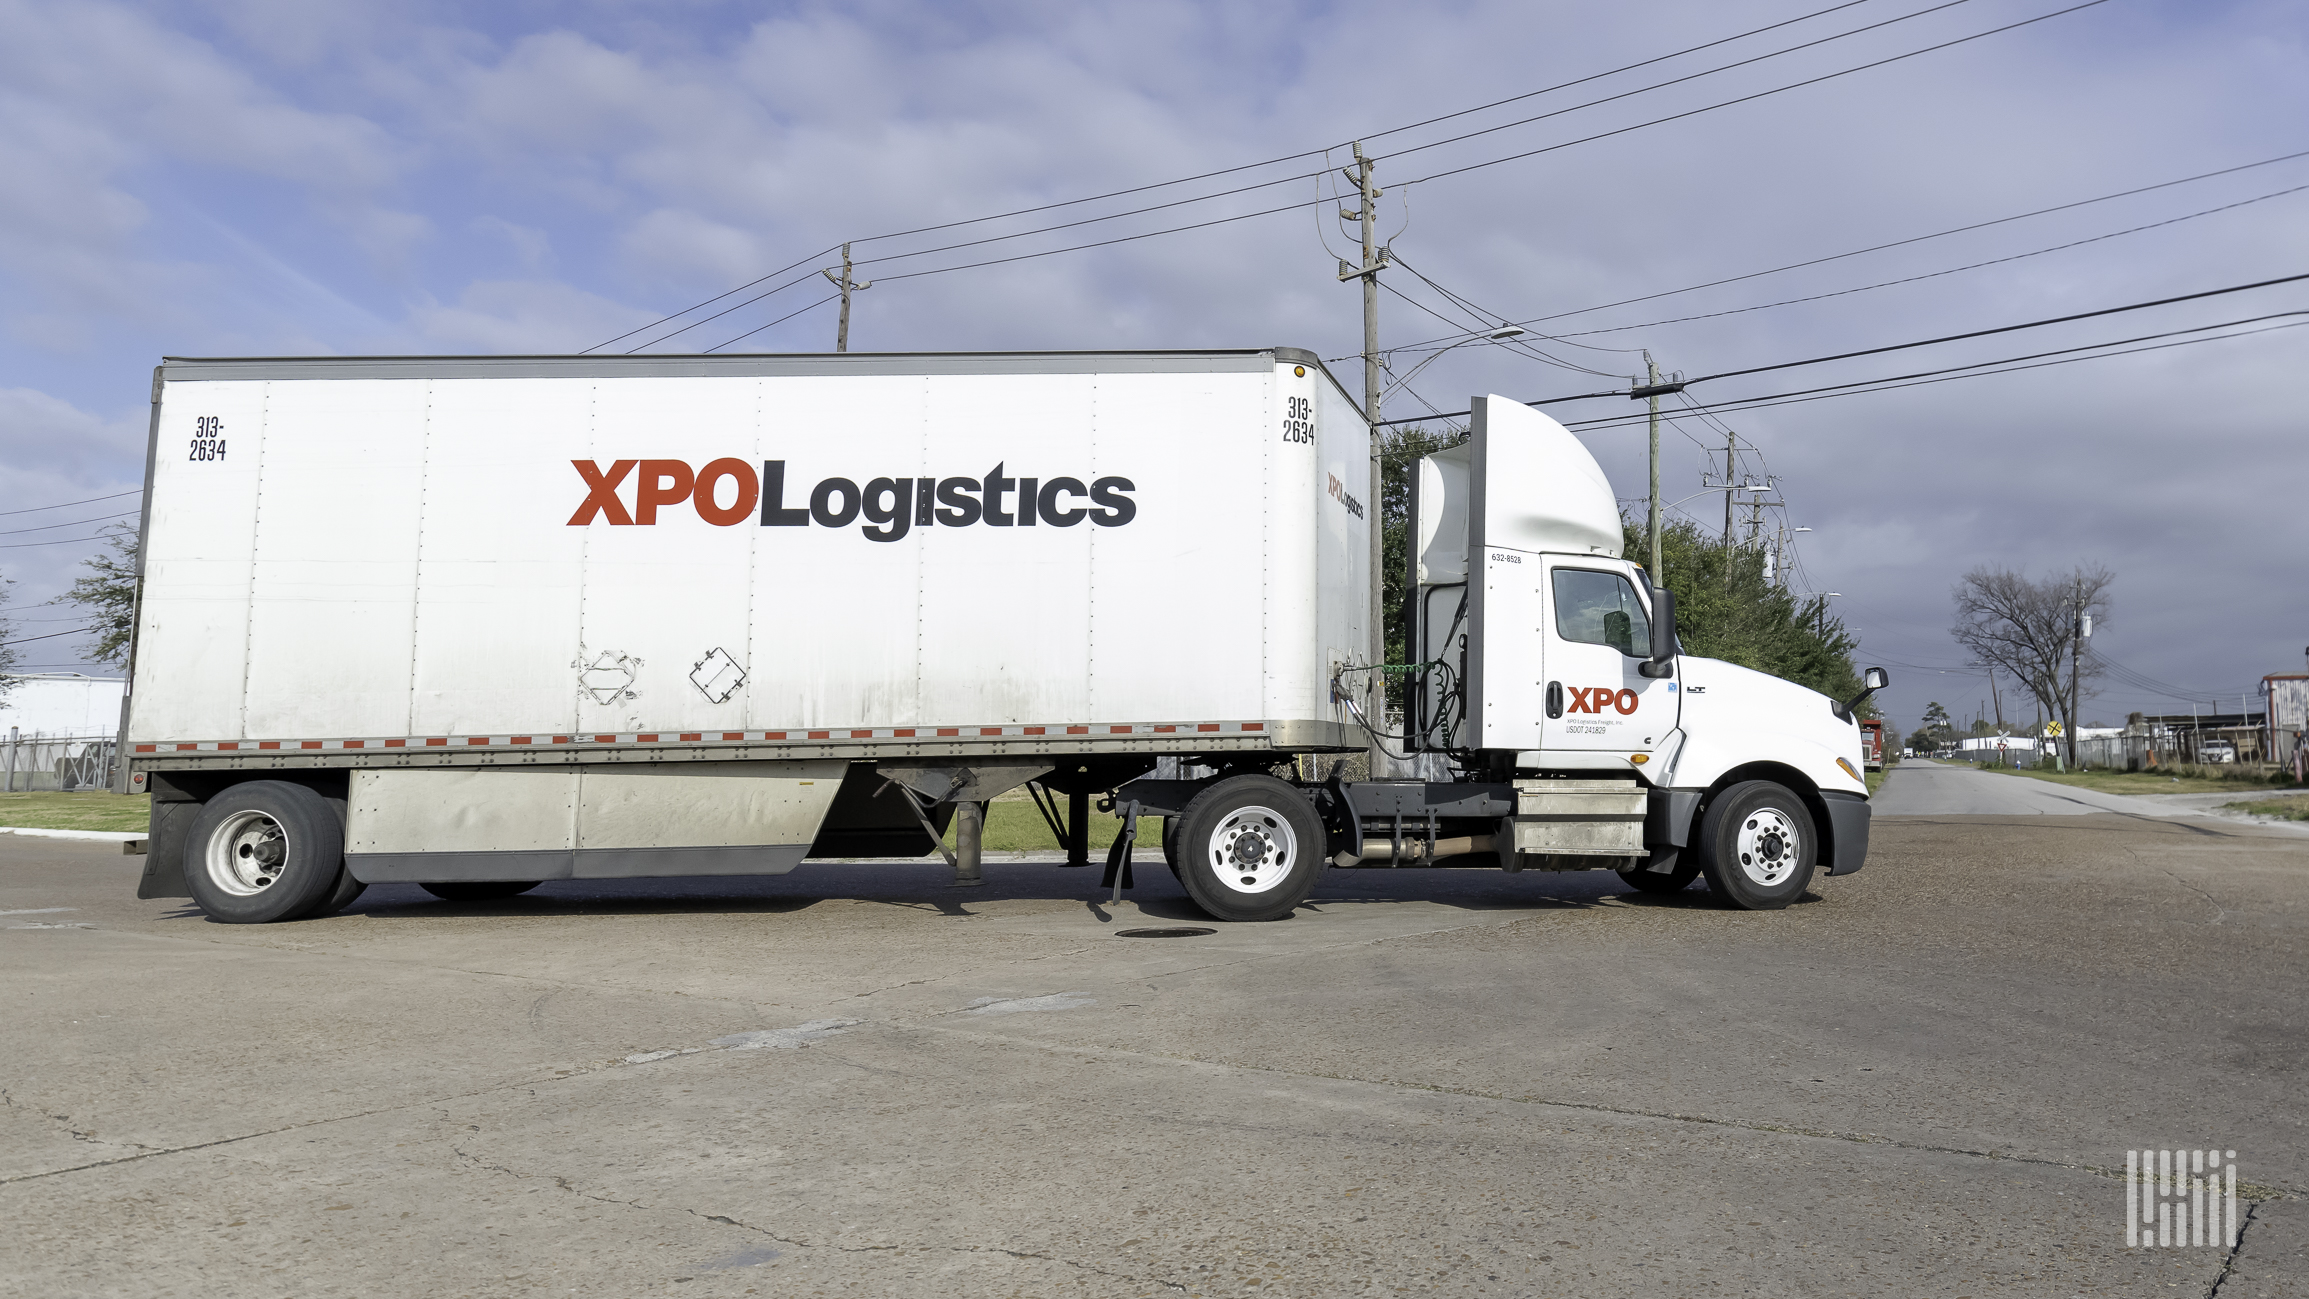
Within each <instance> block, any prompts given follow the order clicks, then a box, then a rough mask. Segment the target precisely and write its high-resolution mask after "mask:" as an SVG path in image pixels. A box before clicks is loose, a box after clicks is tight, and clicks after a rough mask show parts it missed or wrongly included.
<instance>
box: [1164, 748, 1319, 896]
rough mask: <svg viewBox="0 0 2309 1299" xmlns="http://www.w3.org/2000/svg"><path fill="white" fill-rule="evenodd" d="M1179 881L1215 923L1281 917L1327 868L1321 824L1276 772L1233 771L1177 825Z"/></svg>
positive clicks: (1189, 807) (1188, 808)
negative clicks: (1246, 773) (1248, 773)
mask: <svg viewBox="0 0 2309 1299" xmlns="http://www.w3.org/2000/svg"><path fill="white" fill-rule="evenodd" d="M1173 828H1174V831H1175V832H1174V835H1173V837H1174V838H1175V839H1176V840H1177V843H1176V845H1175V846H1173V847H1170V849H1169V851H1170V853H1171V854H1172V855H1175V858H1176V860H1177V863H1178V874H1179V883H1181V884H1183V885H1185V886H1186V890H1187V896H1188V897H1191V898H1193V899H1194V900H1195V905H1196V906H1198V907H1201V908H1202V909H1203V910H1204V911H1206V912H1208V913H1209V914H1210V915H1211V916H1212V918H1214V919H1218V920H1242V921H1248V920H1280V919H1282V918H1283V917H1285V916H1287V915H1289V914H1291V912H1293V911H1294V910H1296V909H1298V906H1299V904H1300V903H1301V902H1304V901H1306V900H1307V895H1308V894H1309V893H1312V892H1314V890H1315V880H1316V878H1317V877H1318V876H1320V875H1321V874H1322V872H1323V821H1322V818H1321V817H1318V816H1317V815H1315V807H1314V805H1313V804H1312V803H1309V802H1308V801H1307V797H1306V795H1304V794H1302V793H1300V792H1299V790H1298V789H1297V788H1295V787H1294V786H1292V785H1291V784H1289V783H1288V782H1285V781H1281V780H1277V779H1275V778H1274V777H1273V776H1233V777H1229V778H1228V779H1226V780H1222V781H1219V782H1218V783H1216V784H1214V785H1211V786H1210V787H1209V788H1207V789H1205V790H1203V792H1201V793H1200V794H1197V795H1195V797H1194V799H1193V801H1191V802H1189V803H1188V804H1187V806H1186V810H1185V812H1184V813H1183V814H1182V815H1180V816H1179V817H1178V819H1177V821H1176V822H1175V823H1174V827H1173Z"/></svg>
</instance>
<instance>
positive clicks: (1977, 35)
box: [1404, 0, 2108, 185]
mask: <svg viewBox="0 0 2309 1299" xmlns="http://www.w3.org/2000/svg"><path fill="white" fill-rule="evenodd" d="M2107 3H2108V0H2083V3H2081V4H2074V5H2070V6H2069V7H2068V8H2066V9H2055V10H2054V11H2052V12H2051V13H2049V14H2038V15H2037V16H2036V17H2034V18H2023V19H2021V20H2020V21H2019V22H2014V23H2006V24H2005V25H2004V26H2002V27H1991V28H1989V29H1988V30H1987V31H1984V32H1974V33H1973V34H1972V35H1970V36H1959V37H1957V38H1956V39H1955V40H1949V41H1942V42H1941V43H1939V44H1938V45H1927V46H1925V47H1924V48H1923V49H1920V50H1910V51H1908V52H1907V53H1905V54H1895V55H1892V56H1891V57H1889V58H1882V59H1878V60H1876V61H1875V62H1873V63H1863V64H1860V65H1859V66H1858V67H1851V68H1845V69H1842V70H1841V71H1837V72H1829V73H1824V74H1822V75H1820V76H1817V77H1808V78H1806V79H1804V80H1802V81H1795V82H1790V83H1789V84H1787V85H1785V86H1774V87H1773V88H1772V89H1770V90H1759V91H1757V92H1756V93H1754V94H1752V95H1742V96H1740V97H1739V98H1737V99H1727V100H1724V101H1723V102H1721V103H1715V104H1709V105H1707V106H1705V107H1703V108H1693V109H1687V110H1685V111H1684V112H1681V113H1671V114H1669V115H1668V116H1666V117H1658V118H1653V119H1652V120H1651V121H1648V122H1638V123H1636V124H1635V125H1634V126H1623V127H1621V128H1619V129H1618V130H1616V131H1604V132H1600V133H1598V134H1596V135H1590V136H1585V137H1583V138H1581V139H1577V140H1566V141H1564V142H1563V143H1561V144H1551V145H1548V146H1546V147H1545V148H1540V149H1527V150H1525V151H1524V152H1522V153H1512V154H1509V155H1507V156H1506V157H1504V158H1493V159H1491V160H1490V161H1488V162H1477V163H1470V164H1468V165H1467V166H1464V167H1454V168H1452V169H1451V170H1449V171H1439V172H1436V173H1435V174H1433V175H1431V176H1422V177H1420V178H1419V179H1418V180H1416V181H1406V182H1404V183H1405V184H1413V185H1416V184H1423V183H1425V182H1427V181H1431V180H1441V179H1443V178H1444V177H1446V176H1460V175H1464V174H1466V173H1468V172H1471V171H1479V170H1481V169H1483V168H1485V167H1496V166H1498V165H1500V164H1501V163H1506V162H1520V161H1522V160H1523V159H1525V158H1536V157H1538V156H1539V155H1541V154H1543V153H1553V152H1555V151H1556V150H1558V149H1568V148H1570V147H1572V146H1573V145H1575V144H1588V143H1591V142H1593V141H1596V140H1604V139H1609V138H1611V137H1612V136H1615V135H1625V134H1627V133H1628V132H1630V131H1640V130H1643V129H1644V128H1645V127H1650V126H1660V125H1663V124H1665V123H1668V122H1676V121H1681V120H1683V119H1684V118H1687V117H1696V116H1698V115H1699V114H1701V113H1712V112H1714V111H1715V110H1717V109H1719V108H1730V107H1733V106H1734V105H1736V104H1748V103H1754V102H1755V101H1756V100H1759V99H1766V98H1769V97H1771V96H1773V95H1778V94H1784V93H1786V92H1788V91H1791V90H1801V89H1803V88H1804V87H1806V86H1816V85H1819V84H1820V83H1821V82H1823V81H1834V80H1835V79H1836V78H1838V77H1848V76H1851V75H1852V74H1854V73H1856V72H1867V71H1870V70H1871V69H1875V68H1881V67H1884V66H1885V65H1887V64H1892V63H1898V62H1901V61H1902V60H1904V59H1913V58H1917V57H1919V56H1920V55H1925V54H1933V53H1937V52H1938V51H1940V50H1945V49H1949V48H1952V47H1954V46H1958V45H1963V44H1965V43H1967V42H1970V41H1977V40H1981V39H1983V38H1986V37H1990V36H1998V35H2002V34H2003V33H2005V32H2009V31H2013V30H2015V29H2017V28H2021V27H2027V26H2030V25H2031V24H2034V23H2041V22H2045V21H2047V20H2049V19H2053V18H2059V17H2062V16H2064V15H2067V14H2073V13H2075V12H2077V11H2078V10H2080V9H2090V8H2092V7H2094V6H2095V5H2102V4H2107Z"/></svg>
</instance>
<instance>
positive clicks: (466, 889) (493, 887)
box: [417, 880, 545, 902]
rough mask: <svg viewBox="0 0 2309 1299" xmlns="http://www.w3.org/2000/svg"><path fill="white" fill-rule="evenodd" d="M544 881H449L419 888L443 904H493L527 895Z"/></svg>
mask: <svg viewBox="0 0 2309 1299" xmlns="http://www.w3.org/2000/svg"><path fill="white" fill-rule="evenodd" d="M544 882H545V881H543V880H447V881H443V882H441V883H437V884H420V885H418V886H417V887H418V888H421V889H423V890H425V891H426V892H427V893H430V894H432V895H433V896H434V897H437V898H439V899H441V900H442V901H443V902H491V901H494V900H496V899H498V898H509V897H513V896H514V895H516V894H520V893H527V892H528V891H529V890H531V889H533V888H536V887H537V886H538V885H540V884H543V883H544Z"/></svg>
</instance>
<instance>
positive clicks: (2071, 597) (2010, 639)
mask: <svg viewBox="0 0 2309 1299" xmlns="http://www.w3.org/2000/svg"><path fill="white" fill-rule="evenodd" d="M2115 581H2116V575H2115V574H2114V573H2111V572H2109V570H2108V569H2106V568H2103V567H2101V566H2100V565H2098V564H2090V565H2087V564H2079V565H2078V566H2077V567H2076V568H2075V569H2074V570H2072V571H2070V572H2067V573H2060V574H2055V575H2053V576H2051V577H2047V578H2045V579H2044V580H2043V581H2041V582H2039V581H2032V580H2030V579H2029V577H2028V576H2027V574H2025V573H2022V572H2020V571H2019V570H2017V569H2007V568H1991V567H1982V568H1976V569H1973V570H1972V571H1971V572H1969V573H1966V574H1965V575H1964V578H1963V580H1961V581H1959V582H1958V583H1957V584H1956V589H1955V591H1954V596H1955V600H1956V625H1955V626H1953V627H1950V628H1949V629H1948V634H1949V635H1951V636H1954V637H1955V638H1956V643H1957V644H1959V645H1962V646H1964V648H1965V649H1966V650H1968V651H1970V652H1971V654H1972V657H1973V659H1974V660H1975V661H1976V662H1978V663H1980V664H1982V665H1984V666H1986V667H1987V668H1989V669H1990V670H1991V671H2003V672H2006V673H2008V674H2010V675H2011V676H2013V677H2014V678H2016V679H2017V680H2019V681H2020V683H2021V684H2022V685H2024V686H2027V687H2028V690H2029V693H2030V694H2033V695H2035V696H2036V699H2037V702H2038V703H2040V704H2042V705H2043V706H2044V710H2045V712H2046V713H2047V714H2049V715H2051V716H2053V717H2056V718H2058V719H2060V722H2061V731H2062V733H2063V734H2064V735H2065V736H2066V737H2067V739H2068V746H2067V747H2068V758H2069V765H2070V766H2071V767H2074V766H2075V765H2076V728H2077V722H2076V719H2077V708H2078V706H2079V704H2080V703H2081V702H2082V700H2083V698H2084V697H2085V695H2086V693H2087V689H2086V688H2087V687H2088V686H2089V685H2090V684H2091V683H2092V681H2093V680H2094V679H2095V678H2096V677H2098V676H2099V675H2100V669H2099V668H2098V667H2097V666H2096V665H2095V663H2094V661H2093V660H2092V659H2091V658H2090V657H2089V656H2087V655H2085V654H2084V653H2083V645H2082V643H2081V640H2080V635H2079V633H2080V632H2081V630H2082V627H2081V622H2082V619H2083V618H2086V617H2091V618H2096V619H2100V620H2102V621H2106V620H2107V618H2108V608H2109V595H2108V589H2109V587H2110V586H2111V585H2112V584H2113V583H2115Z"/></svg>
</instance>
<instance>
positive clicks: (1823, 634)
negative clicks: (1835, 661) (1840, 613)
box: [1812, 591, 1844, 640]
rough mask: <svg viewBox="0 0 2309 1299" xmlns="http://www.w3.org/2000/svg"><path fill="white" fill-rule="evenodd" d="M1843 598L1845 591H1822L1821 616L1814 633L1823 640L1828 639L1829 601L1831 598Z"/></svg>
mask: <svg viewBox="0 0 2309 1299" xmlns="http://www.w3.org/2000/svg"><path fill="white" fill-rule="evenodd" d="M1843 598H1844V593H1843V592H1842V591H1822V592H1821V593H1820V618H1819V623H1818V629H1817V630H1815V631H1814V632H1813V633H1812V634H1813V635H1815V636H1818V637H1819V638H1820V639H1822V640H1826V639H1828V602H1829V601H1830V600H1841V599H1843Z"/></svg>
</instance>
